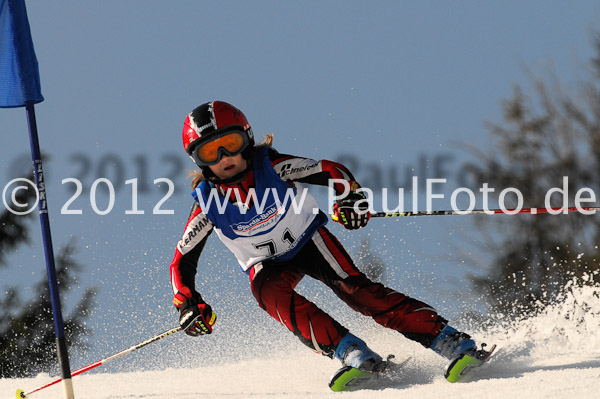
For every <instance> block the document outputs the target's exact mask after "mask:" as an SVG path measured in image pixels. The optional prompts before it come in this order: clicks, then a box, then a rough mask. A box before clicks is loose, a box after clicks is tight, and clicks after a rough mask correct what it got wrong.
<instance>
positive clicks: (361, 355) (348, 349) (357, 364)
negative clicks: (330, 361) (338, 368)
mask: <svg viewBox="0 0 600 399" xmlns="http://www.w3.org/2000/svg"><path fill="white" fill-rule="evenodd" d="M334 356H335V358H336V359H340V360H341V362H342V364H343V365H344V366H350V367H354V368H355V369H359V370H361V371H366V372H373V371H379V369H380V368H381V366H382V365H383V359H382V358H381V356H379V355H378V354H377V353H375V352H373V351H372V350H371V349H369V347H368V346H367V344H366V343H365V341H363V340H362V339H360V338H358V337H356V336H354V335H352V334H350V333H348V334H346V335H345V336H344V338H342V340H341V341H340V343H339V344H338V346H337V348H336V350H335V355H334Z"/></svg>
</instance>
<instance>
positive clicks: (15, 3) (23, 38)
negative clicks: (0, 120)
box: [0, 0, 44, 108]
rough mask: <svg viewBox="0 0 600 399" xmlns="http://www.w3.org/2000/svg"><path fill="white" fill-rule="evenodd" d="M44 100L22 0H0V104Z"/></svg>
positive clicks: (3, 106) (23, 103)
mask: <svg viewBox="0 0 600 399" xmlns="http://www.w3.org/2000/svg"><path fill="white" fill-rule="evenodd" d="M27 101H31V102H32V104H35V103H39V102H41V101H44V97H43V96H42V91H41V87H40V73H39V70H38V63H37V58H36V57H35V52H34V50H33V40H31V31H30V29H29V21H28V19H27V11H26V9H25V0H0V107H2V108H12V107H24V106H25V103H26V102H27Z"/></svg>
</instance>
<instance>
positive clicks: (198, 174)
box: [187, 133, 273, 190]
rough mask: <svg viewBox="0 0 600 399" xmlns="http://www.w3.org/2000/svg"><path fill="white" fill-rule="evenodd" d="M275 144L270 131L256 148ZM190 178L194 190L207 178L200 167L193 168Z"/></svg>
mask: <svg viewBox="0 0 600 399" xmlns="http://www.w3.org/2000/svg"><path fill="white" fill-rule="evenodd" d="M272 146H273V133H268V134H267V135H266V136H265V138H264V139H263V142H262V143H260V144H259V145H256V146H254V149H255V150H256V149H259V148H265V147H272ZM187 177H188V179H189V178H190V177H191V178H192V182H191V186H192V190H195V189H196V187H198V185H199V184H200V183H202V182H203V181H204V180H206V179H205V177H204V175H203V174H202V171H201V170H199V169H195V170H192V171H191V172H190V173H189V174H188V175H187Z"/></svg>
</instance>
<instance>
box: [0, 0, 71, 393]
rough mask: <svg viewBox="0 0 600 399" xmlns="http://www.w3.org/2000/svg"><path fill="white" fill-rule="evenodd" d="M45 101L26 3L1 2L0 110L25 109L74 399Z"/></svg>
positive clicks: (62, 362)
mask: <svg viewBox="0 0 600 399" xmlns="http://www.w3.org/2000/svg"><path fill="white" fill-rule="evenodd" d="M43 100H44V97H42V92H41V88H40V73H39V70H38V63H37V58H36V57H35V52H34V51H33V40H32V39H31V31H30V29H29V20H28V19H27V10H26V9H25V0H0V107H2V108H13V107H25V110H26V112H27V122H28V124H29V141H30V144H31V159H32V161H33V172H34V176H35V183H36V187H37V191H38V195H39V197H38V198H46V200H45V201H38V209H39V214H40V222H41V227H42V238H43V241H44V254H45V256H46V271H47V274H48V286H49V288H50V302H51V304H52V313H53V316H54V332H55V335H56V349H57V354H58V363H59V366H60V374H61V380H62V381H63V386H64V391H65V399H74V398H75V394H74V393H73V384H72V381H71V368H70V365H69V356H68V348H67V341H66V337H65V329H64V324H63V317H62V311H61V306H60V296H59V293H58V280H57V276H56V266H55V264H54V250H53V248H52V236H51V234H50V219H49V218H48V208H47V197H46V182H45V175H44V170H43V168H42V156H41V152H40V144H39V140H38V130H37V122H36V119H35V108H34V104H36V103H39V102H41V101H43ZM16 397H17V398H24V397H25V395H24V392H23V391H22V390H18V391H17V396H16Z"/></svg>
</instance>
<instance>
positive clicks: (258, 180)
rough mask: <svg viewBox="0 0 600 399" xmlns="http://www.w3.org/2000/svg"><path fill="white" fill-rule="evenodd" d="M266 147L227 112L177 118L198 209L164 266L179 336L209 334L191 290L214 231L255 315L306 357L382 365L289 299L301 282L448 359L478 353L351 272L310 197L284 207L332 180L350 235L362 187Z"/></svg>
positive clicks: (202, 305)
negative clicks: (259, 312)
mask: <svg viewBox="0 0 600 399" xmlns="http://www.w3.org/2000/svg"><path fill="white" fill-rule="evenodd" d="M272 141H273V136H272V135H269V136H267V138H266V139H265V141H264V142H263V143H261V144H259V145H255V141H254V135H253V132H252V129H251V127H250V124H249V123H248V120H247V119H246V116H245V115H244V114H243V113H242V111H240V110H239V109H237V108H235V107H234V106H233V105H231V104H228V103H226V102H222V101H212V102H208V103H205V104H202V105H200V106H199V107H197V108H195V109H194V110H193V111H192V112H191V113H190V114H188V115H187V117H186V118H185V123H184V127H183V146H184V149H185V151H186V152H187V154H188V155H189V156H190V157H191V158H192V159H193V160H194V162H195V163H196V164H197V165H198V167H199V168H200V171H197V172H196V173H195V176H194V179H193V181H192V187H193V188H194V191H193V193H192V195H193V196H194V198H195V199H196V201H195V203H194V205H193V207H192V210H191V214H190V216H189V219H188V221H187V225H186V227H185V231H184V233H183V238H182V239H181V240H180V241H179V243H178V244H177V248H176V251H175V256H174V258H173V261H172V263H171V265H170V274H171V283H172V286H173V293H174V296H173V304H174V305H175V307H176V308H177V309H178V311H179V323H180V325H181V327H182V328H183V329H184V330H185V332H186V333H187V334H188V335H191V336H198V335H203V334H210V333H212V331H213V327H214V324H215V321H216V315H215V313H214V311H213V309H212V308H211V306H210V305H209V304H208V303H207V301H205V299H204V298H202V296H201V295H200V293H199V292H197V291H196V288H195V277H196V269H197V265H198V260H199V257H200V254H201V252H202V249H203V247H204V245H205V243H206V241H207V239H208V237H209V235H210V234H211V232H213V231H215V232H216V233H217V236H218V237H219V239H220V240H221V241H222V242H223V243H224V244H225V246H226V247H227V248H228V249H229V250H231V252H233V254H234V255H235V257H236V258H237V260H238V262H239V265H240V266H241V268H242V270H243V271H244V272H245V273H247V274H248V277H249V279H250V288H251V290H252V294H253V295H254V297H255V298H256V301H257V302H258V305H259V306H260V307H261V308H262V309H264V310H265V311H266V312H267V313H268V314H269V315H271V317H273V318H274V319H275V320H277V321H278V322H280V323H281V324H283V325H284V326H286V327H287V328H288V329H289V330H290V331H291V332H293V333H294V335H296V336H297V337H298V338H299V339H300V341H301V342H302V343H304V344H306V345H307V346H308V347H309V348H310V349H312V350H314V351H316V352H318V353H321V354H323V355H325V356H328V357H330V358H335V359H338V360H340V361H341V362H342V365H343V366H351V367H354V368H356V369H359V370H362V371H366V372H377V371H379V370H381V369H382V368H383V367H384V364H385V361H384V360H383V359H382V357H381V356H380V355H378V354H377V353H375V352H374V351H372V350H371V349H370V348H369V347H368V346H367V344H366V343H365V342H364V341H363V340H362V339H360V338H359V337H357V336H356V335H354V334H352V333H351V332H349V331H348V329H347V328H346V327H344V326H343V325H341V324H340V323H339V322H337V321H336V320H334V319H333V318H332V317H331V316H329V315H328V314H327V313H325V312H324V311H323V310H321V309H319V308H318V307H317V306H316V305H315V304H314V303H313V302H311V301H310V300H309V299H307V298H305V297H303V296H302V295H299V294H298V293H297V292H296V291H295V290H294V288H295V287H296V285H297V284H298V283H299V282H300V280H301V279H302V278H303V277H304V276H307V275H308V276H310V277H312V278H314V279H317V280H319V281H321V282H322V283H323V284H325V285H327V286H328V287H329V288H330V289H331V290H333V292H334V293H335V294H336V295H337V296H338V297H339V298H340V299H341V300H342V301H344V302H345V303H346V304H348V306H350V307H351V308H352V309H354V310H355V311H357V312H360V313H362V314H363V315H366V316H370V317H372V318H373V319H374V320H375V321H376V322H377V323H379V324H381V325H382V326H384V327H387V328H391V329H393V330H396V331H398V332H399V333H401V334H402V335H404V336H405V337H406V338H409V339H411V340H414V341H417V342H419V343H421V344H422V345H423V346H425V347H426V348H431V349H432V350H434V351H435V352H437V353H439V354H440V355H442V356H445V357H446V358H448V359H452V358H455V357H456V356H458V355H460V354H461V353H464V352H467V351H474V350H476V345H475V342H474V341H473V340H472V339H471V337H470V336H469V335H467V334H465V333H462V332H459V331H457V330H456V329H454V328H453V327H451V326H450V325H448V321H447V320H446V319H444V318H443V317H441V316H440V315H439V314H438V313H437V312H436V310H435V309H434V308H433V307H431V306H429V305H427V304H425V303H423V302H421V301H419V300H417V299H413V298H410V297H408V296H406V295H404V294H402V293H400V292H397V291H395V290H393V289H391V288H388V287H386V286H384V285H382V284H380V283H378V282H374V281H371V280H369V278H367V277H366V276H365V275H364V274H363V273H362V272H361V271H360V270H358V269H357V267H356V265H355V264H354V262H353V260H352V259H351V258H350V256H349V255H348V253H347V252H346V250H345V249H344V247H343V246H342V244H340V242H339V241H338V239H337V238H336V237H335V236H334V235H333V234H332V233H331V231H329V230H328V229H327V228H326V227H325V224H326V223H327V220H328V218H327V216H326V215H325V213H323V212H322V211H320V210H318V206H317V204H316V201H315V200H314V198H313V197H311V196H310V194H307V193H304V194H303V195H306V196H305V197H303V199H304V200H303V201H300V203H301V204H302V205H301V206H300V207H299V209H295V208H293V207H292V206H291V201H288V203H287V204H286V203H283V204H282V202H284V201H282V200H283V199H284V198H286V195H289V194H290V193H291V195H292V196H294V197H295V198H300V197H301V193H300V190H298V189H297V188H296V187H295V185H294V183H295V182H299V183H308V184H317V185H324V186H328V184H329V181H330V179H338V180H336V182H337V183H336V184H334V185H333V188H334V189H335V191H336V193H337V195H338V196H339V199H338V200H337V201H336V203H335V205H334V208H333V209H334V214H335V216H337V220H338V221H339V223H340V224H342V225H343V226H344V227H345V228H347V229H358V228H362V227H364V226H365V225H366V224H367V222H368V221H369V218H370V214H369V213H368V212H366V210H367V202H366V201H365V196H364V195H363V194H362V193H361V192H360V191H357V190H358V189H359V188H360V185H359V184H358V182H356V180H355V179H354V177H353V175H352V173H351V172H350V171H349V170H348V169H347V168H346V167H345V166H343V165H341V164H339V163H336V162H332V161H327V160H321V161H316V160H313V159H310V158H303V157H298V156H293V155H286V154H281V153H279V152H277V151H276V150H275V149H274V148H273V147H272ZM342 180H343V181H345V182H347V185H348V187H349V188H350V190H349V192H348V190H345V187H344V184H341V183H340V181H342ZM344 193H345V194H344ZM277 199H279V201H278V200H277ZM219 203H221V206H220V205H219Z"/></svg>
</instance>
